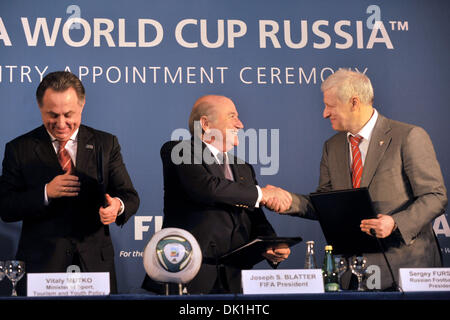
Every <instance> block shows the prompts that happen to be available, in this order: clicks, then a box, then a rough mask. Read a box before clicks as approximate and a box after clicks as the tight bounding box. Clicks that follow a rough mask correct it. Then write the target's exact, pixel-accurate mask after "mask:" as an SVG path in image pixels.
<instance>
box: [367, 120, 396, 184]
mask: <svg viewBox="0 0 450 320" xmlns="http://www.w3.org/2000/svg"><path fill="white" fill-rule="evenodd" d="M390 131H391V126H390V125H389V121H388V120H387V119H386V118H385V117H383V116H382V115H378V120H377V123H376V124H375V127H374V129H373V133H372V137H371V139H370V144H369V148H368V150H367V155H366V161H365V162H364V169H363V174H362V178H361V187H368V186H369V185H370V183H371V182H372V179H373V176H374V175H375V171H376V170H377V167H378V165H379V163H380V161H381V159H382V158H383V156H384V153H385V152H386V149H387V148H388V146H389V144H390V143H391V140H392V136H391V133H390Z"/></svg>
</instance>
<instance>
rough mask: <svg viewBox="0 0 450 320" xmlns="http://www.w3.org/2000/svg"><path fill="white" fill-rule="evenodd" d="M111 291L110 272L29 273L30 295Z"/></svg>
mask: <svg viewBox="0 0 450 320" xmlns="http://www.w3.org/2000/svg"><path fill="white" fill-rule="evenodd" d="M109 293H110V285H109V272H73V273H71V272H67V273H28V274H27V296H29V297H63V296H104V295H108V294H109Z"/></svg>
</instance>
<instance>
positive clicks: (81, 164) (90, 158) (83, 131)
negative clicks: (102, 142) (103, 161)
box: [76, 125, 96, 173]
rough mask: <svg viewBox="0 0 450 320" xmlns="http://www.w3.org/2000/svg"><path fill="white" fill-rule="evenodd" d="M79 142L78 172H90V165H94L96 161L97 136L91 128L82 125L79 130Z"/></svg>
mask: <svg viewBox="0 0 450 320" xmlns="http://www.w3.org/2000/svg"><path fill="white" fill-rule="evenodd" d="M77 139H78V143H77V165H76V170H77V171H78V172H85V173H87V172H89V165H90V166H92V165H93V164H95V163H96V161H95V145H96V144H95V138H94V135H93V134H92V132H91V131H90V130H88V129H87V128H86V127H85V126H83V125H81V126H80V130H79V131H78V138H77Z"/></svg>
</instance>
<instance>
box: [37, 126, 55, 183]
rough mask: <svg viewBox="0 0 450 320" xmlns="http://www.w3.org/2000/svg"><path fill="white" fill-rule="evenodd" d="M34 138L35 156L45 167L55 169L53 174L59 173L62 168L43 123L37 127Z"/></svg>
mask: <svg viewBox="0 0 450 320" xmlns="http://www.w3.org/2000/svg"><path fill="white" fill-rule="evenodd" d="M34 140H35V143H36V146H35V148H34V151H35V152H36V156H37V157H38V158H39V159H40V160H41V162H42V163H43V164H44V165H45V167H48V168H54V169H55V172H54V175H58V174H61V172H62V169H61V166H60V165H59V162H58V157H57V156H56V152H55V149H54V148H53V144H52V141H51V138H50V136H49V135H48V133H47V130H46V129H45V127H44V125H42V126H41V127H39V128H38V130H37V131H36V135H35V137H34ZM60 171H61V172H60Z"/></svg>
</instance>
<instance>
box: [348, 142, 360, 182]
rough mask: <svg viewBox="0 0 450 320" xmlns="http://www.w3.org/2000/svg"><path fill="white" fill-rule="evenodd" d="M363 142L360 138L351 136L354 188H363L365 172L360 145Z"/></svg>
mask: <svg viewBox="0 0 450 320" xmlns="http://www.w3.org/2000/svg"><path fill="white" fill-rule="evenodd" d="M361 140H362V137H360V136H352V135H350V144H351V146H352V184H353V188H359V187H360V186H361V177H362V172H363V163H362V158H361V151H360V150H359V144H360V142H361Z"/></svg>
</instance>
